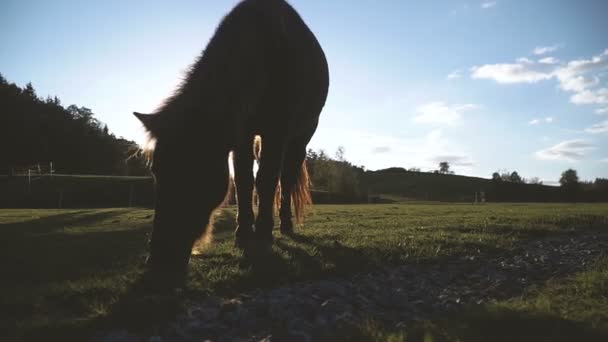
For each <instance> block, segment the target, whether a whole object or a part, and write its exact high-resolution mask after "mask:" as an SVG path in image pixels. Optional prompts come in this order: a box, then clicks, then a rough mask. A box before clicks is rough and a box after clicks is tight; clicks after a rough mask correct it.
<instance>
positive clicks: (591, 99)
mask: <svg viewBox="0 0 608 342" xmlns="http://www.w3.org/2000/svg"><path fill="white" fill-rule="evenodd" d="M551 48H557V46H552V47H539V48H536V49H535V53H538V54H540V53H547V52H550V51H549V50H551ZM606 70H608V49H606V50H604V51H603V52H602V53H600V54H599V55H596V56H592V57H591V58H589V59H577V60H572V61H569V62H567V63H560V62H559V61H558V60H557V59H555V58H553V57H545V58H542V59H539V60H538V62H534V61H531V60H530V59H528V58H526V57H522V58H518V59H517V60H516V62H515V63H497V64H485V65H481V66H474V67H472V68H471V70H470V71H471V78H473V79H489V80H493V81H495V82H497V83H500V84H513V83H537V82H540V81H545V80H551V79H555V80H556V81H557V82H558V84H559V87H560V88H561V89H562V90H564V91H567V92H571V93H573V94H572V95H571V96H570V102H572V103H574V104H578V105H584V104H595V105H605V104H608V88H597V86H598V85H599V84H601V83H602V78H603V77H606V76H607V75H608V73H607V72H606ZM599 111H600V112H601V111H603V109H600V110H599ZM601 113H603V112H601ZM601 113H600V114H601Z"/></svg>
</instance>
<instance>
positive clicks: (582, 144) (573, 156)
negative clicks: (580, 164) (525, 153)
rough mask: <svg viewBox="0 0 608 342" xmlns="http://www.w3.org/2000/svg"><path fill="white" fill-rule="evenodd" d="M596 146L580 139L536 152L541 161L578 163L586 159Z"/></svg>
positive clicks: (563, 142)
mask: <svg viewBox="0 0 608 342" xmlns="http://www.w3.org/2000/svg"><path fill="white" fill-rule="evenodd" d="M593 149H594V146H593V145H591V144H589V143H588V142H586V141H584V140H580V139H574V140H566V141H562V142H560V143H558V144H556V145H553V146H551V147H549V148H546V149H544V150H540V151H538V152H536V153H535V154H536V158H537V159H540V160H566V161H576V160H581V159H584V158H585V157H586V156H587V154H588V153H589V151H591V150H593Z"/></svg>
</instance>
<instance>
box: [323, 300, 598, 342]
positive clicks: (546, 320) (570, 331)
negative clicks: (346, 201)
mask: <svg viewBox="0 0 608 342" xmlns="http://www.w3.org/2000/svg"><path fill="white" fill-rule="evenodd" d="M324 340H328V341H329V340H350V341H408V342H409V341H425V342H426V341H432V342H443V341H472V342H485V341H493V342H512V341H524V342H525V341H530V342H537V341H551V342H570V341H598V342H599V341H608V330H606V329H605V328H595V327H592V326H591V325H590V324H585V323H583V322H576V321H571V320H567V319H564V318H561V317H558V316H555V315H551V314H546V313H529V312H524V311H517V310H511V309H506V308H495V307H494V308H493V307H484V308H481V309H480V308H476V309H470V310H468V311H464V312H461V313H459V314H458V315H457V316H456V315H448V316H446V317H443V318H439V319H436V320H435V321H434V322H430V321H420V322H415V323H413V324H411V325H408V327H406V328H404V329H402V330H395V329H384V328H383V327H382V326H381V324H379V323H377V322H375V321H369V322H367V323H366V324H363V325H361V326H359V327H358V328H356V329H354V330H353V329H343V330H340V331H338V332H337V333H336V334H332V335H331V336H325V337H324Z"/></svg>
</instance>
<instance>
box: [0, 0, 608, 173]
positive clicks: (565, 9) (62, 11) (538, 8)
mask: <svg viewBox="0 0 608 342" xmlns="http://www.w3.org/2000/svg"><path fill="white" fill-rule="evenodd" d="M235 3H236V1H235V0H212V1H211V0H209V1H204V0H199V1H154V0H147V1H117V0H106V1H76V0H74V1H67V0H57V1H42V0H40V1H31V0H2V1H1V2H0V73H2V74H3V75H4V77H5V78H7V79H8V80H9V81H10V82H15V83H16V84H18V85H20V86H24V85H25V84H26V83H27V82H32V84H33V85H34V87H35V89H36V90H37V93H38V95H40V96H43V97H46V96H47V95H51V96H54V95H57V96H58V97H59V98H60V99H61V100H62V103H63V104H64V105H66V106H67V105H69V104H77V105H79V106H86V107H89V108H91V109H92V110H93V112H94V113H95V115H96V117H97V118H98V119H99V120H101V121H102V122H104V123H106V124H107V125H108V126H109V128H110V131H112V132H114V133H115V134H116V135H117V136H123V137H125V138H128V139H132V140H135V141H137V142H138V143H141V144H143V143H144V142H145V133H144V131H143V128H142V127H141V125H140V124H139V122H138V121H137V120H136V119H135V117H133V115H132V114H131V113H132V112H133V111H139V112H144V113H145V112H153V111H154V109H155V108H156V107H157V106H158V105H159V104H160V103H161V102H162V101H163V99H165V98H166V97H167V96H169V95H170V94H171V92H172V91H173V90H174V89H175V87H176V85H177V84H179V82H180V80H181V77H182V76H183V74H184V71H185V70H186V69H187V68H188V66H189V65H190V64H191V63H192V62H193V61H194V59H195V58H196V56H198V55H199V54H200V52H201V51H202V50H203V49H204V47H205V45H206V43H207V42H208V41H209V39H210V38H211V35H212V34H213V32H214V30H215V27H216V26H217V24H218V23H219V21H220V19H221V18H222V16H223V15H225V14H226V13H227V12H228V11H229V10H230V9H231V8H232V7H233V6H234V5H235ZM290 3H291V4H292V5H293V6H294V7H295V8H296V10H297V11H298V12H299V13H300V15H301V16H302V17H303V18H304V20H305V21H306V22H307V24H308V25H309V26H310V28H311V29H312V31H313V32H314V33H315V35H316V36H317V38H318V40H319V41H320V43H321V45H322V46H323V48H324V50H325V53H326V55H327V58H328V62H329V67H330V78H331V84H330V91H329V96H328V99H327V103H326V106H325V108H324V110H323V113H322V114H321V118H320V123H319V127H318V129H317V132H316V134H315V136H314V137H313V139H312V141H311V142H310V144H309V147H310V148H312V149H315V150H317V149H324V150H325V151H327V152H328V153H329V154H330V155H333V153H334V152H335V151H336V149H337V148H338V147H339V146H342V147H344V149H345V157H346V159H348V160H349V161H351V162H353V163H354V164H357V165H363V166H365V167H366V168H367V169H371V170H375V169H381V168H386V167H404V168H413V167H416V168H420V169H422V170H423V171H426V170H432V169H437V167H438V166H437V165H438V163H439V162H440V161H448V162H449V163H450V164H451V166H452V169H453V170H454V171H455V172H456V173H457V174H464V175H471V176H479V177H485V178H489V177H491V174H492V173H493V172H494V171H497V170H509V171H512V170H516V171H517V172H518V173H519V174H520V175H521V176H523V177H526V178H532V177H538V178H540V179H541V180H543V181H544V182H545V183H546V184H556V182H557V181H558V179H559V177H560V174H561V172H562V171H564V170H566V169H567V168H574V169H576V170H577V171H578V173H579V176H580V177H581V178H582V179H586V180H593V179H595V178H596V177H608V38H607V37H608V20H606V13H608V1H604V0H572V1H567V0H539V1H536V0H535V1H523V0H522V1H516V0H497V1H485V0H482V1H460V0H443V1H440V0H434V1H403V0H383V1H381V2H380V1H372V0H358V1H351V0H332V1H326V0H291V1H290Z"/></svg>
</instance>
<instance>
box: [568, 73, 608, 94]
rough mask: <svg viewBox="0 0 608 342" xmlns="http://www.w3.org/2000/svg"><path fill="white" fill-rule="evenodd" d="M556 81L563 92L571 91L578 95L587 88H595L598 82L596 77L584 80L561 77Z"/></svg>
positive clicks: (577, 77) (581, 78) (574, 77)
mask: <svg viewBox="0 0 608 342" xmlns="http://www.w3.org/2000/svg"><path fill="white" fill-rule="evenodd" d="M558 79H559V81H560V84H559V87H560V88H562V89H563V90H565V91H572V92H577V93H580V92H582V91H584V90H585V89H587V88H591V87H594V86H596V85H597V84H598V83H599V82H600V81H599V79H598V78H597V77H592V78H586V77H584V76H580V75H578V76H575V75H573V76H566V77H564V76H562V77H559V76H558Z"/></svg>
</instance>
